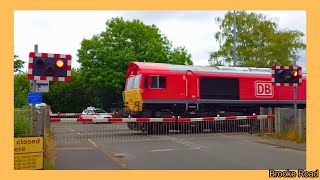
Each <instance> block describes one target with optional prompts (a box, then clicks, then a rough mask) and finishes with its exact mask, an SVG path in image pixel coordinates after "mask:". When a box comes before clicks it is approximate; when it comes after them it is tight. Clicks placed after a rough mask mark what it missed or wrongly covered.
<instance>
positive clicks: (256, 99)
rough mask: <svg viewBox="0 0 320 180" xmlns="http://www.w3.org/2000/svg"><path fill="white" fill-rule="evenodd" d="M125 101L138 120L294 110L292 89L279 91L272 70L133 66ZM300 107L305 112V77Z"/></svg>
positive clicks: (298, 89)
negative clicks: (277, 109) (281, 108)
mask: <svg viewBox="0 0 320 180" xmlns="http://www.w3.org/2000/svg"><path fill="white" fill-rule="evenodd" d="M123 99H124V104H125V110H126V112H127V115H131V116H133V117H172V116H180V117H213V116H217V115H219V116H229V115H233V116H234V115H252V114H253V113H255V114H259V108H260V107H293V86H274V85H273V84H272V82H271V69H270V68H251V67H220V66H218V67H204V66H190V65H173V64H163V63H148V62H132V63H130V64H129V66H128V69H127V73H126V85H125V89H124V92H123ZM297 106H298V108H305V107H306V77H305V76H303V78H302V84H301V85H300V86H298V88H297Z"/></svg>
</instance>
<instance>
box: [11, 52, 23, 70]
mask: <svg viewBox="0 0 320 180" xmlns="http://www.w3.org/2000/svg"><path fill="white" fill-rule="evenodd" d="M13 59H14V72H15V73H19V72H22V71H21V69H22V68H23V65H24V63H25V62H24V61H22V60H21V59H18V56H17V55H14V58H13Z"/></svg>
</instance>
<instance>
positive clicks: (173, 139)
mask: <svg viewBox="0 0 320 180" xmlns="http://www.w3.org/2000/svg"><path fill="white" fill-rule="evenodd" d="M167 138H168V139H169V140H171V141H174V142H177V143H180V144H184V145H187V146H191V147H193V148H201V149H202V148H205V149H207V148H208V147H206V146H202V145H199V144H194V143H192V142H189V141H185V140H182V139H178V138H173V137H167Z"/></svg>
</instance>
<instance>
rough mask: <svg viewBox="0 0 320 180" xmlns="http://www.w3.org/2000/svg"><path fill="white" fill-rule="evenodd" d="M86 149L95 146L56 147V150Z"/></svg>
mask: <svg viewBox="0 0 320 180" xmlns="http://www.w3.org/2000/svg"><path fill="white" fill-rule="evenodd" d="M88 149H95V148H89V147H71V148H56V150H58V151H62V150H88Z"/></svg>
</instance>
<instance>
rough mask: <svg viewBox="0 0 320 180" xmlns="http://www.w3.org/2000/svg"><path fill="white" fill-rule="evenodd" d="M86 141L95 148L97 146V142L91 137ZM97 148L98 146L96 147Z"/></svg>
mask: <svg viewBox="0 0 320 180" xmlns="http://www.w3.org/2000/svg"><path fill="white" fill-rule="evenodd" d="M88 141H89V142H90V143H91V144H92V145H93V146H94V147H96V148H98V146H97V144H96V143H95V142H93V141H92V140H91V139H88ZM98 149H99V148H98Z"/></svg>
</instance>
